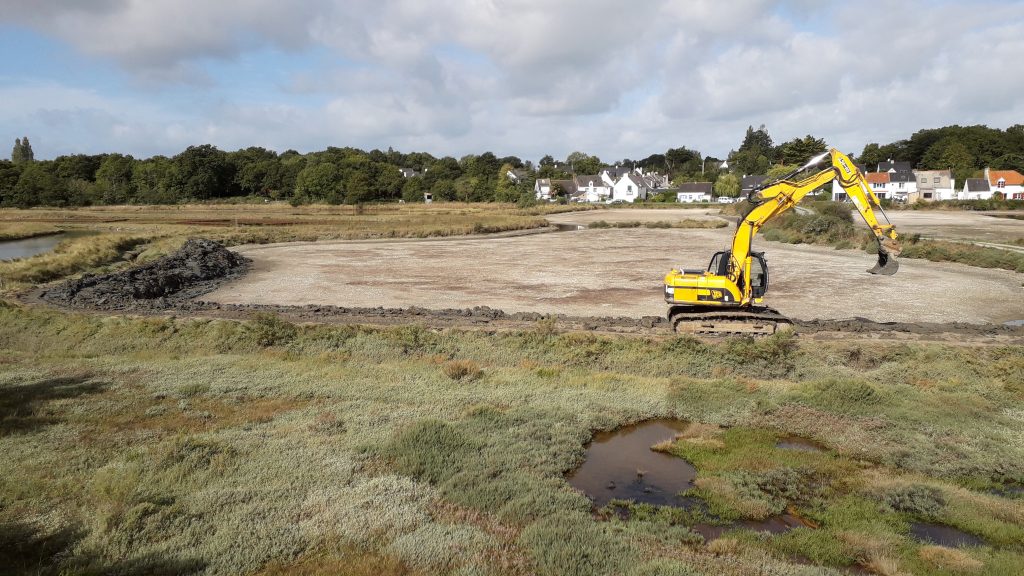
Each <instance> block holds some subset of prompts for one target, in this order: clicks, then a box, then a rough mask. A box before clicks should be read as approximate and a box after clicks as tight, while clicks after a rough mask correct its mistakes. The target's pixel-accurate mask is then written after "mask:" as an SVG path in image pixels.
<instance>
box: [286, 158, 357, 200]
mask: <svg viewBox="0 0 1024 576" xmlns="http://www.w3.org/2000/svg"><path fill="white" fill-rule="evenodd" d="M295 196H296V198H297V199H300V200H302V201H305V202H327V203H330V204H341V203H342V201H343V200H344V199H345V191H344V185H343V183H342V179H341V172H340V171H339V170H338V167H337V166H335V165H334V164H333V163H331V162H319V163H317V164H311V165H309V166H306V167H305V168H303V169H302V171H301V172H299V175H298V177H296V179H295Z"/></svg>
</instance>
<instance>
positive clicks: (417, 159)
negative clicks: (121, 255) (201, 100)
mask: <svg viewBox="0 0 1024 576" xmlns="http://www.w3.org/2000/svg"><path fill="white" fill-rule="evenodd" d="M26 144H27V142H26ZM18 145H19V146H21V142H20V140H19V143H18ZM16 156H17V158H18V159H19V161H18V162H11V161H5V160H0V205H2V206H17V207H29V206H39V205H48V206H86V205H95V204H170V203H178V202H188V201H207V200H216V199H223V198H231V197H240V196H249V197H256V198H260V197H262V198H266V199H274V200H289V201H292V202H293V203H296V204H298V203H308V202H323V203H330V204H342V203H346V204H357V203H361V202H380V201H383V202H387V201H397V200H398V199H404V200H405V201H407V202H416V201H423V197H424V193H427V192H432V193H433V195H434V198H436V199H439V200H462V201H495V200H500V201H511V202H515V201H517V200H519V199H520V198H522V197H524V196H527V197H531V198H532V195H533V179H532V177H528V178H520V179H519V180H518V181H512V180H510V179H509V177H508V176H507V175H506V173H507V172H509V171H510V170H512V169H521V168H531V167H530V166H528V165H526V164H524V163H523V162H522V161H521V160H520V159H519V158H516V157H514V156H513V157H507V158H498V157H496V156H495V155H494V154H492V153H490V152H485V153H483V154H480V155H469V156H465V157H463V158H462V159H460V160H456V159H455V158H451V157H445V158H435V157H433V156H431V155H429V154H425V153H418V152H417V153H411V154H401V153H398V152H395V151H393V150H388V151H387V152H382V151H380V150H372V151H370V152H365V151H363V150H358V149H355V148H334V147H331V148H328V149H327V150H324V151H321V152H312V153H309V154H299V153H298V152H295V151H293V150H289V151H286V152H283V153H280V154H278V153H277V152H274V151H272V150H266V149H264V148H258V147H251V148H245V149H243V150H238V151H236V152H225V151H222V150H219V149H217V148H216V147H214V146H211V145H208V144H207V145H202V146H190V147H189V148H188V149H186V150H185V151H183V152H181V153H180V154H178V155H176V156H173V157H171V158H168V157H165V156H154V157H152V158H146V159H139V158H133V157H132V156H127V155H123V154H97V155H86V154H75V155H69V156H59V157H57V158H55V159H53V160H44V161H34V160H33V159H32V158H31V157H29V158H25V157H24V155H22V154H18V155H16ZM402 169H407V170H409V171H411V172H409V173H408V174H409V175H408V177H406V175H405V174H403V172H402ZM526 174H531V171H529V170H527V171H526Z"/></svg>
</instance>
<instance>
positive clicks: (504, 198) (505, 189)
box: [494, 164, 520, 202]
mask: <svg viewBox="0 0 1024 576" xmlns="http://www.w3.org/2000/svg"><path fill="white" fill-rule="evenodd" d="M510 170H512V165H511V164H503V165H502V166H501V168H499V169H498V180H497V184H496V185H495V187H494V199H495V200H496V201H498V202H517V201H518V200H519V196H520V190H519V188H518V187H517V186H516V183H515V182H513V181H512V180H510V179H509V177H508V172H509V171H510Z"/></svg>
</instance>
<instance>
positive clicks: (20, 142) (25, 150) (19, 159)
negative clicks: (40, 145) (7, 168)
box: [11, 136, 35, 164]
mask: <svg viewBox="0 0 1024 576" xmlns="http://www.w3.org/2000/svg"><path fill="white" fill-rule="evenodd" d="M33 160H35V154H34V153H33V152H32V145H31V144H29V142H28V136H25V137H24V138H15V139H14V149H13V150H11V162H13V163H15V164H25V163H28V162H32V161H33Z"/></svg>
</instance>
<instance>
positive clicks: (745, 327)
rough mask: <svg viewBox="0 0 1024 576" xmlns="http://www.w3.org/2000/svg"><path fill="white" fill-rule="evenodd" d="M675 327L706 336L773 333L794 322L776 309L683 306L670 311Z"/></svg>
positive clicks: (681, 332) (768, 334)
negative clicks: (726, 308) (717, 308)
mask: <svg viewBox="0 0 1024 576" xmlns="http://www.w3.org/2000/svg"><path fill="white" fill-rule="evenodd" d="M668 319H669V323H670V324H671V325H672V331H673V332H676V333H679V334H701V335H705V336H735V335H743V336H755V337H756V336H770V335H772V334H774V333H775V332H777V331H778V330H780V329H782V328H786V327H789V326H792V325H793V323H792V322H791V321H790V320H789V318H786V317H785V316H783V315H782V314H779V312H778V311H777V310H773V309H771V308H754V309H750V310H714V309H711V310H709V309H707V308H700V307H686V306H680V307H676V308H674V309H673V310H672V311H671V313H670V314H669V317H668Z"/></svg>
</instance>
